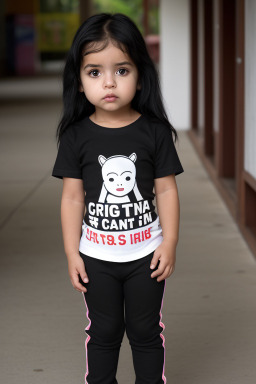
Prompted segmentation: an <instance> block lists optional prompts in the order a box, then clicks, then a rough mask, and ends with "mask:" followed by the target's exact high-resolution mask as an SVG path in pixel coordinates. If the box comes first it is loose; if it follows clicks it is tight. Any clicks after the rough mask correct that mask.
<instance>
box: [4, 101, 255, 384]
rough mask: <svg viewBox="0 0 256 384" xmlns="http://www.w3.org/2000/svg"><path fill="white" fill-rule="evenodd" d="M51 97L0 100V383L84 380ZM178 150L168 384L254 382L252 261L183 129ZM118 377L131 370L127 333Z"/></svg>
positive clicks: (167, 314)
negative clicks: (55, 173) (178, 205)
mask: <svg viewBox="0 0 256 384" xmlns="http://www.w3.org/2000/svg"><path fill="white" fill-rule="evenodd" d="M60 110H61V104H60V102H59V101H58V100H53V99H52V100H49V101H47V100H41V101H39V100H38V101H35V102H33V103H31V102H30V103H25V102H23V103H19V104H14V103H12V104H11V105H7V104H5V105H4V106H2V107H0V112H1V114H0V116H1V117H0V132H1V141H0V149H1V151H0V153H1V162H0V167H1V168H0V172H1V173H0V180H1V190H0V198H1V203H0V204H1V216H0V225H1V232H0V242H1V258H0V268H1V269H0V284H1V285H0V295H1V316H0V330H1V353H0V382H1V383H4V384H13V383H19V384H46V383H49V384H82V383H84V372H85V349H84V341H85V338H86V334H85V333H84V328H85V327H86V325H87V319H86V311H85V306H84V302H83V298H82V295H81V294H80V293H78V292H76V291H75V290H74V289H73V288H72V286H71V283H70V281H69V277H68V273H67V263H66V258H65V255H64V252H63V246H62V236H61V229H60V216H59V211H60V196H61V187H62V183H61V181H59V180H57V179H54V178H52V177H51V176H50V174H51V169H52V166H53V163H54V160H55V156H56V144H55V141H54V132H55V129H56V124H57V121H58V118H59V114H60ZM177 149H178V152H179V154H180V158H181V161H182V164H183V166H184V169H185V172H184V174H182V175H179V176H178V177H177V183H178V188H179V193H180V203H181V226H180V242H179V246H178V250H177V264H176V270H175V273H174V274H173V275H172V276H171V277H170V278H169V279H168V280H167V287H166V293H165V298H164V306H163V319H162V320H163V322H164V324H165V326H166V329H165V331H164V335H165V338H166V371H165V374H166V377H167V382H168V383H170V384H171V383H172V384H254V383H255V382H256V368H255V351H256V332H255V324H256V308H255V297H256V263H255V259H254V258H253V256H252V254H251V252H250V251H249V249H248V247H247V245H246V243H245V242H244V240H243V238H242V236H241V234H240V232H239V231H238V228H237V226H236V224H235V223H234V222H233V220H232V218H231V216H230V214H229V213H228V211H227V209H226V207H225V205H224V203H223V202H222V200H221V198H220V196H219V194H218V193H217V191H216V189H215V188H214V186H213V184H212V183H211V181H210V180H209V178H208V176H207V174H206V172H205V170H204V169H203V168H202V165H201V163H200V161H199V159H198V157H197V156H196V154H195V152H194V150H193V148H192V146H191V144H190V142H189V140H188V137H187V135H186V133H185V132H181V133H180V143H179V145H178V146H177ZM117 378H118V382H119V383H120V384H132V383H134V382H135V380H134V372H133V365H132V357H131V351H130V346H129V344H128V341H127V338H126V336H125V338H124V341H123V345H122V348H121V352H120V361H119V366H118V375H117Z"/></svg>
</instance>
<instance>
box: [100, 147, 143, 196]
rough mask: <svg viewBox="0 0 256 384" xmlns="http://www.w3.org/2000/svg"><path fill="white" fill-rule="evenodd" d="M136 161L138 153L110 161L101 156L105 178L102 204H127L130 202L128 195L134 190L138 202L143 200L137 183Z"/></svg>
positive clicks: (112, 157) (113, 158)
mask: <svg viewBox="0 0 256 384" xmlns="http://www.w3.org/2000/svg"><path fill="white" fill-rule="evenodd" d="M136 159H137V156H136V153H132V154H131V155H130V156H129V157H127V156H122V155H117V156H111V157H109V158H108V159H106V158H105V157H104V156H102V155H100V156H99V158H98V160H99V163H100V165H101V166H102V178H103V185H102V189H101V194H100V198H99V202H100V203H105V202H106V203H127V202H129V201H130V199H129V197H128V193H129V192H131V191H132V190H133V191H134V194H135V196H136V200H137V201H139V200H143V197H142V196H141V194H140V191H139V189H138V186H137V183H136V167H135V161H136Z"/></svg>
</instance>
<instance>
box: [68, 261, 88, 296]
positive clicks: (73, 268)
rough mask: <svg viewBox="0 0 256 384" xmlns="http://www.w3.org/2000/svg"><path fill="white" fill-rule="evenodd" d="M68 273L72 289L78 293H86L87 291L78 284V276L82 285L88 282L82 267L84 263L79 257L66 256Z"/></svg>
mask: <svg viewBox="0 0 256 384" xmlns="http://www.w3.org/2000/svg"><path fill="white" fill-rule="evenodd" d="M68 273H69V277H70V280H71V283H72V285H73V287H74V288H75V289H76V290H77V291H78V292H87V289H86V288H85V287H84V286H83V285H82V284H81V283H80V282H79V275H80V277H81V279H82V280H83V282H84V283H88V282H89V279H88V276H87V273H86V271H85V267H84V261H83V259H82V258H81V256H80V255H78V254H74V255H72V256H68Z"/></svg>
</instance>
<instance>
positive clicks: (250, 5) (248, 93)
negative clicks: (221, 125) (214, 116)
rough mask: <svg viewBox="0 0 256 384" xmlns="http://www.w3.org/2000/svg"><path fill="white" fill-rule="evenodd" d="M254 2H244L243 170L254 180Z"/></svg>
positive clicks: (255, 6)
mask: <svg viewBox="0 0 256 384" xmlns="http://www.w3.org/2000/svg"><path fill="white" fill-rule="evenodd" d="M255 41H256V1H255V0H246V2H245V147H244V163H245V170H246V171H247V172H249V173H250V174H251V175H252V176H253V177H255V178H256V108H255V106H256V69H255V68H256V66H255V63H256V45H255Z"/></svg>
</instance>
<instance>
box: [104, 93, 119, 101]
mask: <svg viewBox="0 0 256 384" xmlns="http://www.w3.org/2000/svg"><path fill="white" fill-rule="evenodd" d="M116 99H117V96H115V95H106V96H105V97H104V100H105V101H108V102H112V101H115V100H116Z"/></svg>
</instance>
